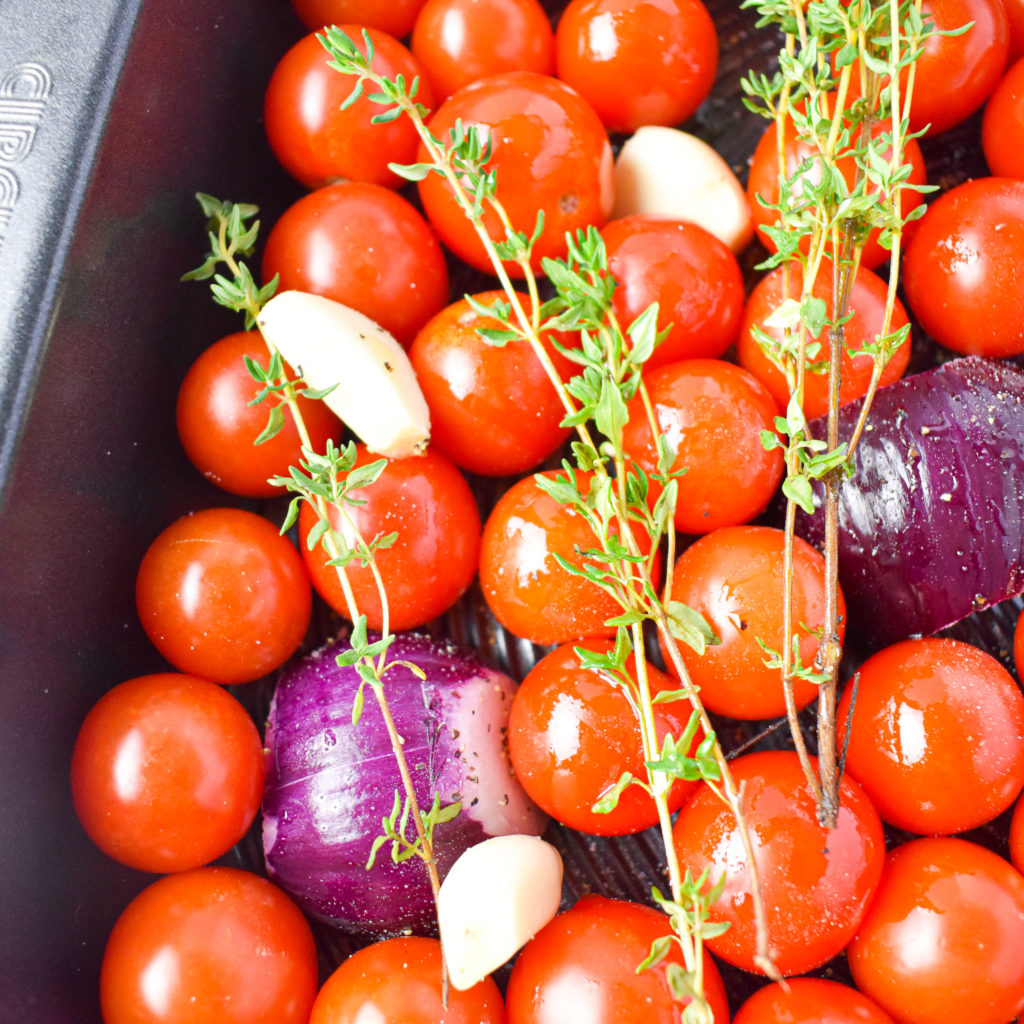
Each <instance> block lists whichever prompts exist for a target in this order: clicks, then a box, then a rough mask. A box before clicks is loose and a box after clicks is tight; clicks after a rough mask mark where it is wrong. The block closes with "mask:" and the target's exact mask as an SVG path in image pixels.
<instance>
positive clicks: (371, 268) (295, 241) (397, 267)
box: [263, 181, 448, 347]
mask: <svg viewBox="0 0 1024 1024" xmlns="http://www.w3.org/2000/svg"><path fill="white" fill-rule="evenodd" d="M275 274H279V275H280V287H279V290H280V291H285V290H286V289H289V288H295V289H297V290H299V291H304V292H314V293H315V294H317V295H326V296H327V297H328V298H331V299H335V300H336V301H338V302H342V303H344V304H345V305H347V306H352V307H354V308H355V309H358V310H359V312H360V313H365V314H366V316H368V317H369V318H370V319H371V320H375V321H376V322H377V323H379V324H380V325H381V327H383V328H384V329H385V330H388V331H390V332H391V333H392V334H393V335H394V336H395V337H396V338H397V339H398V340H399V341H400V342H401V343H402V344H403V345H405V346H407V347H408V346H409V345H410V344H411V342H412V339H413V338H414V337H415V336H416V332H417V331H418V330H419V329H420V328H421V327H422V326H423V325H424V324H425V323H426V322H427V321H428V320H429V319H430V318H431V317H432V316H433V315H434V314H435V313H437V312H438V311H439V310H441V309H442V308H443V307H444V305H445V303H447V301H448V267H447V265H446V264H445V261H444V255H443V254H442V252H441V246H440V245H439V244H438V242H437V238H436V237H435V236H434V233H433V232H432V231H431V230H430V227H429V226H428V225H427V223H426V221H425V220H424V219H423V217H422V216H421V215H420V214H419V213H418V212H417V210H416V209H415V207H414V206H413V205H412V204H411V203H410V202H408V201H407V200H405V199H403V198H402V197H401V196H399V195H396V194H395V193H394V192H392V191H391V190H390V189H386V188H382V187H381V186H380V185H371V184H367V183H364V182H356V181H352V182H346V183H344V184H340V185H329V186H327V187H326V188H321V189H317V190H316V191H315V192H311V193H310V194H309V195H308V196H304V197H303V198H302V199H300V200H299V201H298V202H297V203H294V204H292V206H290V207H289V208H288V209H287V210H286V211H285V212H284V214H283V215H282V216H281V218H280V219H279V220H278V221H277V223H276V224H275V225H274V227H273V228H272V229H271V232H270V234H269V235H268V236H267V243H266V247H265V249H264V252H263V277H264V279H265V280H268V281H269V280H270V279H271V278H272V277H273V276H274V275H275Z"/></svg>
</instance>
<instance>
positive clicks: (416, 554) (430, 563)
mask: <svg viewBox="0 0 1024 1024" xmlns="http://www.w3.org/2000/svg"><path fill="white" fill-rule="evenodd" d="M358 452H359V455H358V458H357V460H356V467H359V466H365V465H367V464H368V463H371V462H376V461H377V460H378V459H379V458H380V457H379V456H375V455H372V454H371V453H370V452H368V451H367V450H366V448H365V447H364V446H363V445H359V446H358ZM386 461H387V465H386V466H385V467H384V471H383V472H382V473H381V474H380V476H379V477H378V478H377V479H376V480H375V481H374V482H373V483H372V484H370V485H368V486H367V487H364V488H359V489H357V490H355V491H353V492H352V497H353V498H355V499H356V500H359V501H362V502H364V503H363V504H361V505H357V506H347V508H346V511H347V514H348V516H350V517H351V521H352V524H353V525H354V527H355V529H357V530H358V531H359V534H360V536H361V537H362V539H363V540H364V541H366V542H369V541H371V540H373V538H374V537H376V536H378V535H384V534H389V533H392V532H394V533H397V535H398V537H397V540H396V541H395V542H394V544H393V545H392V546H391V547H387V548H382V549H380V550H379V551H377V552H376V555H375V561H376V563H377V568H378V570H379V572H380V574H381V577H382V580H383V584H384V591H385V593H386V595H387V601H388V614H389V627H390V629H391V630H393V631H398V630H403V629H412V628H413V627H415V626H422V625H424V624H425V623H427V622H429V621H430V620H431V619H434V618H437V616H438V615H441V614H442V613H444V612H446V611H447V610H448V609H449V608H450V607H451V606H452V605H453V604H455V602H456V601H457V600H458V599H459V598H460V597H461V596H462V594H463V592H464V591H465V590H466V588H467V587H468V586H469V585H470V583H472V581H473V577H474V575H475V574H476V568H477V559H478V555H479V551H480V513H479V512H478V511H477V507H476V499H475V498H474V497H473V492H472V491H471V490H470V489H469V484H467V483H466V481H465V479H464V478H463V476H462V474H461V473H460V472H459V471H458V470H457V469H456V468H455V467H454V466H453V465H452V464H451V463H450V462H449V461H448V460H447V459H446V458H445V457H444V456H443V455H441V454H440V453H439V452H435V451H428V452H427V453H426V454H425V455H414V456H410V457H409V458H406V459H387V460H386ZM330 520H331V525H332V527H333V528H334V529H335V530H338V531H339V532H340V533H341V534H342V536H345V537H348V538H350V539H352V540H354V537H353V532H352V526H349V525H347V523H346V522H345V519H344V517H343V516H342V515H341V513H340V512H339V510H338V509H337V507H336V506H331V507H330ZM316 521H317V519H316V514H315V512H314V511H313V509H312V508H311V507H310V506H309V505H308V504H304V505H303V508H302V510H301V511H300V513H299V536H300V537H301V538H302V542H301V545H300V548H301V550H302V553H303V557H304V558H305V559H306V564H307V565H308V566H309V571H310V575H311V576H312V578H313V586H314V587H315V588H316V590H317V592H318V593H319V594H320V596H321V597H322V598H323V599H324V600H325V601H326V602H327V603H328V604H329V605H330V606H331V607H332V608H333V609H334V610H335V611H336V612H338V613H339V614H340V615H344V616H346V617H349V616H350V614H351V612H350V609H349V607H348V602H347V601H346V599H345V593H344V591H343V589H342V586H341V582H340V581H339V579H338V573H337V570H336V569H335V568H334V567H333V566H331V565H328V562H329V560H330V559H329V556H328V554H327V552H326V551H325V550H324V549H323V547H322V546H321V545H319V544H317V545H315V546H314V548H313V549H312V550H310V549H309V546H308V537H309V532H310V530H312V528H313V526H314V524H315V523H316ZM345 572H346V574H347V575H348V579H349V582H350V583H351V585H352V590H353V592H354V594H355V598H356V605H357V607H358V610H359V613H360V614H365V615H366V618H367V622H368V624H369V626H370V628H371V629H377V630H379V629H382V628H383V627H384V616H383V606H382V603H381V598H380V593H379V591H378V589H377V583H376V581H375V579H374V575H373V570H372V569H371V568H370V567H368V566H363V565H360V564H359V563H358V562H353V563H352V564H350V565H349V566H348V567H347V568H346V570H345Z"/></svg>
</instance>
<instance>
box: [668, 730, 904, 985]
mask: <svg viewBox="0 0 1024 1024" xmlns="http://www.w3.org/2000/svg"><path fill="white" fill-rule="evenodd" d="M732 773H733V778H734V779H735V782H736V785H737V786H743V787H744V789H743V812H744V816H745V818H746V821H747V826H748V828H749V830H750V836H751V841H752V842H753V845H754V860H755V862H756V863H757V871H758V876H759V878H760V884H761V895H762V898H763V900H764V907H765V915H766V918H767V926H768V941H769V944H770V947H771V952H772V957H773V959H774V961H775V964H776V966H777V967H778V969H779V970H780V971H781V972H782V973H783V974H784V975H789V974H802V973H804V972H805V971H809V970H811V969H812V968H814V967H818V966H820V965H821V964H823V963H825V962H826V961H827V960H831V959H832V957H834V956H836V954H838V953H840V952H841V951H842V949H843V947H844V946H845V945H846V944H847V942H849V940H850V939H851V938H852V937H853V934H854V932H855V931H856V929H857V926H858V924H859V923H860V920H861V918H862V917H863V915H864V911H865V909H866V908H867V906H868V904H869V902H870V900H871V896H872V893H874V891H875V886H876V885H877V884H878V878H879V875H880V874H881V871H882V860H883V858H884V857H885V842H884V837H883V835H882V823H881V822H880V821H879V819H878V814H877V812H876V811H875V809H874V807H873V806H872V805H871V801H870V800H869V799H868V798H867V796H865V794H864V791H863V790H862V789H861V788H860V787H859V786H858V785H857V784H856V783H855V782H854V781H853V780H852V779H850V778H849V776H844V778H843V781H842V783H841V786H840V794H839V797H840V810H839V821H838V824H837V826H836V828H834V829H826V828H824V827H823V826H822V825H820V824H819V823H818V819H817V814H816V809H815V805H814V797H813V795H812V794H811V791H810V789H808V787H807V780H806V779H805V777H804V774H803V770H802V769H801V767H800V762H799V760H798V759H797V756H796V754H795V753H793V752H791V751H788V750H769V751H765V752H763V753H759V754H745V755H743V756H741V757H738V758H736V760H734V761H733V762H732ZM672 835H673V841H674V844H675V849H676V854H677V856H678V857H679V863H680V867H681V868H683V869H686V870H689V871H690V873H691V874H692V875H693V876H694V877H695V878H696V877H697V876H699V875H700V873H701V872H702V871H704V870H706V869H710V878H711V880H712V881H714V880H717V879H720V878H723V877H724V879H725V889H724V891H723V893H722V895H721V897H720V898H719V899H718V900H717V902H715V903H714V904H713V905H712V907H711V908H710V920H712V921H728V922H729V924H730V927H729V929H728V930H727V931H726V932H724V933H723V934H722V935H719V936H716V937H715V938H712V939H708V941H707V945H708V946H709V947H710V948H711V951H712V952H713V953H714V954H716V955H717V956H720V957H721V958H722V959H723V960H725V961H726V962H727V963H730V964H734V965H735V966H737V967H742V968H743V970H745V971H752V972H754V973H758V968H757V966H756V964H755V962H754V954H755V952H756V944H755V928H754V910H753V900H752V898H751V892H750V883H749V879H748V868H747V862H746V858H745V856H744V855H743V853H742V851H743V846H742V844H741V839H740V836H739V832H738V829H737V826H736V820H735V818H734V817H733V814H732V811H730V810H729V808H728V806H727V805H726V804H725V803H724V802H723V801H722V800H721V798H720V797H719V796H718V795H717V794H716V793H715V792H713V791H712V790H711V789H710V788H709V787H708V785H707V784H706V783H701V784H700V786H699V787H698V789H697V792H696V793H695V794H694V795H693V796H692V797H691V798H690V800H689V801H688V802H687V803H686V804H685V805H684V806H683V808H682V810H681V811H680V812H679V816H678V818H676V823H675V827H674V829H673V833H672Z"/></svg>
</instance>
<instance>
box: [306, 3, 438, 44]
mask: <svg viewBox="0 0 1024 1024" xmlns="http://www.w3.org/2000/svg"><path fill="white" fill-rule="evenodd" d="M424 2H425V0H292V7H294V8H295V13H296V14H297V15H298V16H299V17H300V18H301V19H302V22H303V24H304V25H305V26H306V28H308V29H309V30H310V32H319V31H320V29H322V28H324V27H325V26H327V25H343V24H345V23H346V22H358V23H359V24H360V25H368V26H370V27H371V28H377V29H380V30H381V31H382V32H387V33H389V34H390V35H392V36H394V37H395V38H396V39H404V38H405V37H406V36H407V35H408V34H409V33H410V32H411V31H412V26H413V22H414V21H415V20H416V15H417V14H419V12H420V8H421V7H422V6H423V4H424Z"/></svg>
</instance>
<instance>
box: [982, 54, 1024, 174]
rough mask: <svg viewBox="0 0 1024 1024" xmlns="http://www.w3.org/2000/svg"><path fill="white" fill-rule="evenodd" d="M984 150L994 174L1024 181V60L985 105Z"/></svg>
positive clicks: (1005, 78) (1004, 79) (1006, 77)
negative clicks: (1023, 179)
mask: <svg viewBox="0 0 1024 1024" xmlns="http://www.w3.org/2000/svg"><path fill="white" fill-rule="evenodd" d="M981 147H982V149H983V150H984V152H985V162H986V163H987V164H988V169H989V170H990V171H991V172H992V174H994V175H997V176H999V177H1003V178H1017V179H1020V178H1024V60H1018V61H1017V62H1016V63H1015V64H1013V65H1011V67H1010V68H1008V69H1007V72H1006V74H1005V75H1003V77H1002V78H1001V79H1000V81H999V84H998V85H997V86H996V88H995V91H994V92H993V93H992V95H991V96H990V97H989V99H988V103H986V104H985V116H984V117H983V118H982V121H981Z"/></svg>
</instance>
